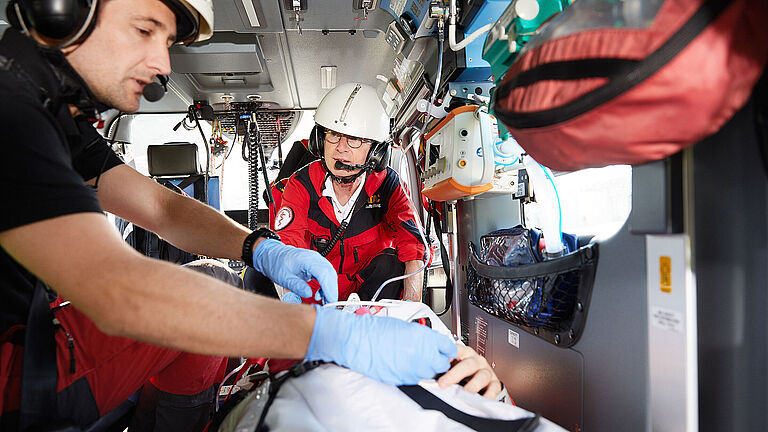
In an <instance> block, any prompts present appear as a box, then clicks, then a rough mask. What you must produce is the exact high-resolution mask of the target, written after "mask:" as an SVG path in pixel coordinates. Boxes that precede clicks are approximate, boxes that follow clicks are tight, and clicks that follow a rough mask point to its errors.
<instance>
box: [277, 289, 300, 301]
mask: <svg viewBox="0 0 768 432" xmlns="http://www.w3.org/2000/svg"><path fill="white" fill-rule="evenodd" d="M280 300H281V301H282V302H283V303H296V304H301V297H299V296H298V295H297V294H296V293H292V292H290V291H286V292H285V294H283V297H282V298H281V299H280Z"/></svg>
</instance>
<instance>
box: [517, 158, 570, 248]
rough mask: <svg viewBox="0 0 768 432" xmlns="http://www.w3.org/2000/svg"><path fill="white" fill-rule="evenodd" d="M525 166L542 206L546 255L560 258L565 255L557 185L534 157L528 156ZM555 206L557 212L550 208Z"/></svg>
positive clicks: (524, 161) (542, 227) (542, 225)
mask: <svg viewBox="0 0 768 432" xmlns="http://www.w3.org/2000/svg"><path fill="white" fill-rule="evenodd" d="M523 165H524V166H525V168H526V171H527V172H528V176H529V177H530V179H531V182H532V183H533V188H534V191H535V194H536V201H537V202H538V203H539V205H541V206H542V208H541V209H540V212H539V213H540V214H541V215H542V218H541V231H542V232H543V234H544V244H545V252H546V255H547V256H548V257H552V258H554V257H558V256H560V255H562V254H563V252H564V248H563V240H562V239H563V233H562V229H561V224H562V214H561V210H560V199H559V196H558V195H557V189H556V188H555V183H554V181H552V178H551V176H550V175H549V174H548V173H547V171H546V168H544V167H543V166H541V165H540V164H539V163H538V162H536V161H535V160H534V159H533V158H532V157H530V156H526V157H525V159H524V160H523ZM554 204H557V207H558V208H557V210H558V211H557V212H555V211H554V209H550V208H549V206H553V205H554ZM555 215H557V216H555Z"/></svg>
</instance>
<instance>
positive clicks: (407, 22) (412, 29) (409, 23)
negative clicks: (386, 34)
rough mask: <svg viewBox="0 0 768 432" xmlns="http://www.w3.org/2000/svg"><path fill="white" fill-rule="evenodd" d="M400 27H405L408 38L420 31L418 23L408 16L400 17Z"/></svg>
mask: <svg viewBox="0 0 768 432" xmlns="http://www.w3.org/2000/svg"><path fill="white" fill-rule="evenodd" d="M400 25H401V26H402V27H403V30H405V33H406V34H408V36H413V35H415V34H416V30H418V27H416V22H415V21H414V20H413V18H411V17H410V16H408V15H406V14H402V15H400Z"/></svg>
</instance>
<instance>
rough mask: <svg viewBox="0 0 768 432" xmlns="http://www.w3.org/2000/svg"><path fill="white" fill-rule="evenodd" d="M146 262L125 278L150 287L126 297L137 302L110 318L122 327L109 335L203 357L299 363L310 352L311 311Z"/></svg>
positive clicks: (203, 277)
mask: <svg viewBox="0 0 768 432" xmlns="http://www.w3.org/2000/svg"><path fill="white" fill-rule="evenodd" d="M142 261H143V263H142V264H139V267H140V268H136V269H127V270H130V271H126V272H125V273H123V275H128V274H130V275H135V277H139V278H141V281H135V282H136V283H135V286H138V287H141V286H144V287H146V288H144V289H142V288H133V291H134V293H132V294H129V293H125V294H128V295H131V296H132V297H133V298H134V299H135V300H133V301H126V302H125V303H126V307H125V308H122V309H123V310H122V311H121V313H119V316H121V317H122V319H120V318H112V319H115V320H116V321H118V323H122V324H123V325H122V326H121V325H120V324H116V327H115V328H112V329H107V330H110V333H113V334H117V335H120V336H127V337H132V338H136V339H139V340H143V341H146V342H151V343H154V344H157V345H162V346H168V347H171V348H175V349H179V350H184V351H189V352H198V353H202V354H215V355H226V356H245V357H265V356H266V357H270V356H272V357H281V358H298V357H303V356H304V354H305V353H306V349H307V346H308V345H309V340H310V337H311V335H312V328H313V324H314V315H315V312H314V309H312V308H311V307H307V306H299V305H289V304H285V303H281V302H279V301H277V300H272V299H269V298H266V297H263V296H259V295H255V294H252V293H249V292H247V291H243V290H238V289H236V288H233V287H231V286H228V285H226V284H224V283H222V282H220V281H218V280H214V279H212V278H209V277H207V276H205V275H201V274H198V273H195V272H192V271H189V270H187V269H183V268H179V267H177V266H173V265H168V264H166V263H164V262H160V261H156V260H151V259H146V258H142ZM124 277H125V276H124ZM117 283H119V284H121V285H123V287H122V288H123V290H125V291H131V288H129V287H127V286H126V285H128V284H130V285H134V284H133V283H130V282H128V281H126V280H125V279H121V280H120V281H117ZM160 286H162V287H163V288H162V289H158V287H160ZM123 292H124V291H123ZM169 304H173V307H172V308H170V309H169V308H168V305H169ZM128 305H132V307H129V306H128ZM267 335H269V336H267ZM277 341H280V342H279V343H276V342H277Z"/></svg>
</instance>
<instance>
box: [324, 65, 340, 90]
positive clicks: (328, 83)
mask: <svg viewBox="0 0 768 432" xmlns="http://www.w3.org/2000/svg"><path fill="white" fill-rule="evenodd" d="M320 87H321V88H323V89H332V88H334V87H336V66H320Z"/></svg>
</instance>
